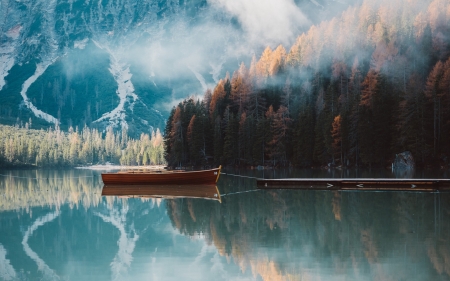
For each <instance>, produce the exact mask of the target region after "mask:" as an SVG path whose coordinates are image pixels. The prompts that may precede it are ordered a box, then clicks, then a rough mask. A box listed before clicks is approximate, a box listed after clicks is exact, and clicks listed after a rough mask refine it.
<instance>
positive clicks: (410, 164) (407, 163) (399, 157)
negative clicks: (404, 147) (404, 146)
mask: <svg viewBox="0 0 450 281" xmlns="http://www.w3.org/2000/svg"><path fill="white" fill-rule="evenodd" d="M415 167H416V164H415V162H414V158H413V156H412V154H411V152H409V151H405V152H402V153H399V154H396V155H395V160H394V163H392V168H393V169H394V170H395V169H410V170H413V169H414V168H415Z"/></svg>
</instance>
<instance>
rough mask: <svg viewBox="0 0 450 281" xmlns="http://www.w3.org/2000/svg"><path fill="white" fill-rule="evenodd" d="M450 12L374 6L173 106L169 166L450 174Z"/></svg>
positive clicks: (384, 1)
mask: <svg viewBox="0 0 450 281" xmlns="http://www.w3.org/2000/svg"><path fill="white" fill-rule="evenodd" d="M449 44H450V2H449V1H445V0H426V1H423V0H401V1H388V0H381V1H371V0H365V1H363V2H362V3H361V5H358V6H354V7H351V8H349V9H348V10H346V11H344V12H343V13H342V15H341V16H340V17H337V18H334V19H332V20H330V21H327V22H322V23H321V24H320V25H317V26H312V27H311V28H310V29H309V30H308V31H307V32H305V33H303V34H301V35H300V36H299V37H298V38H297V40H296V42H295V43H294V44H293V45H292V46H291V47H290V49H289V51H286V49H285V47H283V46H281V45H280V46H278V47H277V48H275V49H272V48H271V47H267V48H266V49H265V50H264V52H263V53H262V54H261V56H260V57H259V59H257V58H256V56H254V57H253V59H252V61H251V63H250V64H249V66H247V65H245V63H242V64H241V65H240V67H239V68H238V69H237V70H236V71H234V72H233V74H232V75H229V74H227V75H226V77H224V78H223V79H221V80H220V81H219V82H218V83H217V85H216V86H215V87H214V89H213V90H207V91H206V92H205V93H204V97H203V99H202V100H195V99H194V98H189V99H186V100H185V101H183V102H181V103H180V104H178V106H176V107H174V108H173V109H172V111H171V113H170V116H169V118H168V121H167V123H166V128H165V134H164V142H165V149H166V160H167V162H168V164H169V165H170V166H180V165H193V166H201V165H212V164H214V165H217V164H222V165H235V166H256V165H264V166H299V167H311V166H325V165H326V166H331V165H332V166H347V167H348V166H365V167H373V166H378V167H386V166H388V165H389V166H390V163H391V161H392V160H393V158H394V157H395V154H397V153H401V152H403V151H410V152H411V153H412V154H413V156H414V159H415V162H416V165H417V166H422V167H424V166H440V167H446V166H447V167H448V164H449V163H450V162H449V156H450V45H449Z"/></svg>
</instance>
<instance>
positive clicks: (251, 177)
mask: <svg viewBox="0 0 450 281" xmlns="http://www.w3.org/2000/svg"><path fill="white" fill-rule="evenodd" d="M220 174H221V175H227V176H233V177H241V178H249V179H258V178H257V177H249V176H241V175H235V174H229V173H222V172H220Z"/></svg>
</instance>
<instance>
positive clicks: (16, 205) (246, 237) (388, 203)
mask: <svg viewBox="0 0 450 281" xmlns="http://www.w3.org/2000/svg"><path fill="white" fill-rule="evenodd" d="M258 172H261V171H258ZM2 173H4V172H2ZM230 173H231V171H230ZM250 173H252V172H250ZM250 173H249V174H250ZM291 173H295V172H291ZM10 174H11V176H9V177H4V178H0V279H1V280H39V279H44V280H58V279H60V280H70V279H74V278H76V279H80V280H96V281H97V280H148V279H151V280H158V279H159V280H410V279H411V280H450V263H449V262H448V261H449V260H450V245H449V241H448V239H449V233H450V224H449V223H448V222H449V221H450V204H449V203H450V194H446V193H441V194H439V193H399V192H389V193H383V192H378V193H372V192H369V193H366V192H338V191H334V192H324V191H322V192H318V191H295V190H270V191H265V190H255V188H256V186H255V182H254V180H252V179H249V178H240V177H232V176H225V175H224V176H221V179H220V181H219V183H218V188H219V191H220V193H221V194H222V203H219V202H217V201H214V200H203V199H194V198H180V199H170V200H167V199H165V200H163V199H153V198H151V199H144V198H129V199H126V198H118V197H114V196H111V197H110V196H108V197H102V196H101V189H102V183H101V180H100V177H98V174H95V173H94V172H90V171H85V170H83V171H74V170H70V171H10ZM13 176H14V177H13ZM308 176H311V175H308ZM27 177H32V178H38V177H41V178H42V177H44V178H45V179H42V180H41V179H40V180H39V181H38V180H36V179H34V180H31V179H28V178H27ZM47 177H48V179H47Z"/></svg>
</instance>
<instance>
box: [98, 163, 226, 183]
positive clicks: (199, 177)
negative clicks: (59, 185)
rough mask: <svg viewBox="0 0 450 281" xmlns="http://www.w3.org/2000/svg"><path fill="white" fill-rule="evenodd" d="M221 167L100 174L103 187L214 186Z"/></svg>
mask: <svg viewBox="0 0 450 281" xmlns="http://www.w3.org/2000/svg"><path fill="white" fill-rule="evenodd" d="M220 170H221V166H220V167H219V168H217V169H211V170H203V171H176V170H175V171H165V170H164V171H161V170H158V171H153V172H148V171H132V170H131V171H125V172H118V173H107V174H102V179H103V183H104V184H105V185H109V184H116V185H121V184H124V185H135V184H136V185H139V184H141V185H153V184H158V185H161V184H180V185H181V184H182V185H185V184H215V183H216V182H217V180H218V179H219V175H220Z"/></svg>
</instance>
